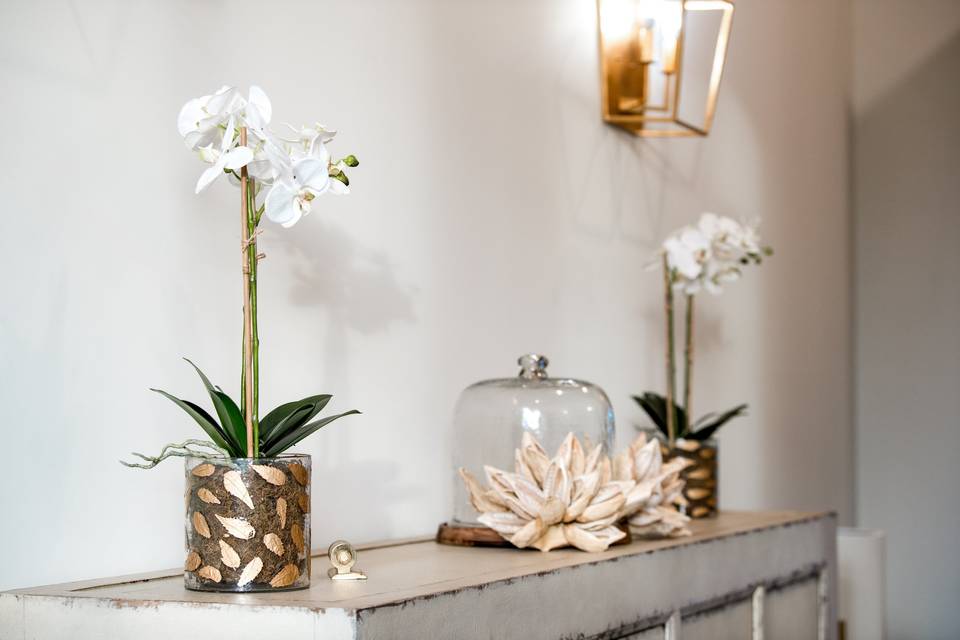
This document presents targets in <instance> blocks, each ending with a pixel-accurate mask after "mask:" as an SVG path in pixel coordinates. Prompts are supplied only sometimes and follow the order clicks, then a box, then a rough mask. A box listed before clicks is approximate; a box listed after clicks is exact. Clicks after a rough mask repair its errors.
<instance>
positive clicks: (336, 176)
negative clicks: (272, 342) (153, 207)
mask: <svg viewBox="0 0 960 640" xmlns="http://www.w3.org/2000/svg"><path fill="white" fill-rule="evenodd" d="M272 115H273V108H272V105H271V103H270V100H269V98H267V95H266V94H265V93H264V92H263V90H262V89H260V88H259V87H256V86H254V87H251V88H250V90H249V92H248V93H247V94H246V95H243V94H242V93H241V92H240V91H239V90H238V89H237V88H235V87H228V86H224V87H222V88H220V89H219V90H217V91H216V92H214V93H212V94H210V95H205V96H202V97H200V98H195V99H193V100H190V101H189V102H187V103H186V104H185V105H184V106H183V108H182V109H181V110H180V114H179V117H178V118H177V127H178V130H179V133H180V135H181V136H182V137H183V140H184V142H185V144H186V146H187V148H188V149H189V150H190V151H192V152H193V153H194V154H195V155H196V156H197V157H198V158H199V159H200V160H201V161H203V162H204V163H206V164H207V165H208V166H207V167H206V169H205V170H204V171H203V172H202V173H201V175H200V177H199V179H198V180H197V183H196V192H197V193H198V194H199V193H200V192H202V191H204V190H205V189H207V188H208V187H210V186H211V185H212V184H213V183H214V182H215V181H217V180H218V179H219V178H221V177H225V178H227V180H228V181H229V182H231V183H232V184H233V185H235V186H236V187H238V188H239V195H240V198H239V200H240V202H239V204H240V207H239V209H240V229H241V244H240V250H241V256H242V257H241V264H240V273H241V282H242V295H243V345H242V362H241V367H240V373H241V375H240V379H241V384H240V396H239V402H237V401H235V400H234V399H233V398H232V397H231V396H230V395H228V394H227V393H226V392H225V391H224V390H223V389H222V388H221V387H219V386H217V385H215V384H213V383H212V382H211V381H210V380H209V379H208V378H207V376H206V375H204V373H203V372H202V371H201V370H200V368H199V367H197V366H196V365H194V364H193V363H192V362H190V361H189V360H188V362H189V363H190V364H191V366H193V368H194V369H195V370H196V372H197V374H198V375H199V377H200V379H201V381H202V383H203V385H204V387H205V389H206V391H207V394H208V395H209V398H210V402H211V404H212V406H213V414H211V413H210V412H208V411H207V410H206V409H204V408H203V407H201V406H200V405H199V404H197V403H194V402H191V401H189V400H183V399H181V398H179V397H177V396H174V395H172V394H170V393H167V392H166V391H161V390H159V389H154V391H156V392H157V393H159V394H161V395H163V396H164V397H166V398H168V399H169V400H171V401H172V402H173V403H175V404H176V405H177V406H179V407H180V408H181V409H182V410H183V411H184V412H185V413H187V415H188V416H190V418H191V419H193V421H194V422H195V423H196V424H197V425H198V426H199V427H200V428H201V429H202V430H203V432H204V433H205V434H206V436H207V439H188V440H185V441H183V442H179V443H171V444H168V445H166V446H165V447H164V448H163V449H162V450H161V451H160V452H159V454H158V455H156V456H148V455H144V454H140V453H134V454H133V455H134V456H136V457H137V458H139V459H140V460H141V462H122V464H124V465H126V466H130V467H138V468H147V469H149V468H152V467H154V466H156V465H157V464H159V463H160V462H161V461H163V460H164V459H166V458H169V457H182V458H185V462H186V470H185V475H186V483H187V490H186V500H187V514H186V534H187V535H186V560H185V562H184V579H185V582H186V586H187V587H188V588H191V589H196V590H207V591H273V590H282V589H297V588H305V587H307V586H309V583H310V515H309V514H310V463H311V461H310V456H308V455H297V454H285V453H284V452H285V451H287V450H288V449H290V448H291V447H293V446H294V445H296V444H297V443H299V442H300V441H302V440H303V439H304V438H306V437H308V436H310V435H312V434H313V433H315V432H317V431H318V430H319V429H321V428H323V427H324V426H326V425H328V424H330V423H331V422H333V421H335V420H337V419H339V418H342V417H344V416H348V415H351V414H357V413H359V411H356V410H350V411H345V412H342V413H338V414H333V415H328V416H325V417H320V412H321V411H322V410H323V409H324V408H325V407H326V406H327V404H328V403H329V402H330V400H331V396H330V395H329V394H318V395H313V396H309V397H307V398H303V399H301V400H295V401H293V402H286V403H283V404H280V405H279V406H277V407H276V408H275V409H273V410H272V411H269V412H268V413H267V414H266V415H264V416H262V417H261V416H260V412H259V405H260V394H259V383H260V360H259V351H260V338H259V330H258V322H257V284H258V282H257V275H258V266H259V263H260V261H261V260H262V259H263V258H264V257H265V256H264V255H263V254H262V253H259V252H258V250H257V238H258V236H259V235H260V234H261V233H262V231H263V229H262V228H261V221H262V220H263V218H264V217H265V218H266V219H267V220H268V221H270V222H273V223H276V224H279V225H280V226H281V227H285V228H289V227H292V226H294V225H295V224H297V222H299V221H300V220H301V218H303V217H304V216H305V215H307V214H308V213H309V212H310V211H311V209H312V208H313V206H314V204H315V201H316V200H317V198H319V197H320V196H324V195H327V194H346V193H349V184H350V181H349V179H348V178H347V174H346V170H347V169H348V168H352V167H356V166H357V165H358V164H359V163H358V161H357V159H356V157H355V156H353V155H347V156H344V157H342V158H339V159H334V157H333V156H332V155H331V153H330V151H329V149H328V145H329V144H330V142H331V141H332V140H333V138H334V136H335V135H336V132H335V131H332V130H330V129H327V128H326V127H324V126H323V125H320V124H316V125H311V126H303V127H293V126H291V125H285V127H286V129H287V131H285V132H284V133H283V134H282V135H281V134H277V133H275V132H274V131H273V130H272V129H271V128H270V122H271V119H272ZM214 415H215V416H216V417H214Z"/></svg>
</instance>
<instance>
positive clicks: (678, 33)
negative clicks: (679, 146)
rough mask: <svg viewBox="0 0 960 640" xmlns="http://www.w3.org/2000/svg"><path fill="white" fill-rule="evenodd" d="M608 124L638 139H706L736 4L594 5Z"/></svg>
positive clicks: (620, 1) (615, 1)
mask: <svg viewBox="0 0 960 640" xmlns="http://www.w3.org/2000/svg"><path fill="white" fill-rule="evenodd" d="M597 18H598V24H599V32H600V33H599V39H600V77H601V102H602V110H603V119H604V121H605V122H608V123H610V124H612V125H616V126H618V127H622V128H623V129H626V130H628V131H630V132H632V133H635V134H637V135H640V136H659V137H665V136H705V135H707V133H709V131H710V127H711V125H712V124H713V115H714V112H715V111H716V108H717V94H718V93H719V91H720V78H721V77H722V75H723V64H724V60H725V58H726V54H727V43H728V42H729V40H730V26H731V24H732V22H733V2H732V1H731V0H597Z"/></svg>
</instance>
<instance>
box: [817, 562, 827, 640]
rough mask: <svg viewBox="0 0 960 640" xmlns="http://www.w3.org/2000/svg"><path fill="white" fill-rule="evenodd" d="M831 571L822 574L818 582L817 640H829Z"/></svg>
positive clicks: (825, 570)
mask: <svg viewBox="0 0 960 640" xmlns="http://www.w3.org/2000/svg"><path fill="white" fill-rule="evenodd" d="M829 576H830V570H829V569H824V570H823V571H821V572H820V576H819V579H818V580H817V599H818V602H817V640H827V638H828V635H829V634H828V628H829V625H830V577H829Z"/></svg>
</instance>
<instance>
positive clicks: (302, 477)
mask: <svg viewBox="0 0 960 640" xmlns="http://www.w3.org/2000/svg"><path fill="white" fill-rule="evenodd" d="M287 469H288V470H289V471H290V473H291V474H293V477H294V478H295V479H296V481H297V482H299V483H300V484H301V485H303V486H307V480H309V479H310V475H309V473H307V468H306V467H305V466H303V465H302V464H300V463H299V462H294V463H293V464H291V465H289V466H288V467H287Z"/></svg>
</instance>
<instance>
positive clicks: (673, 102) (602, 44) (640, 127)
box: [597, 0, 734, 137]
mask: <svg viewBox="0 0 960 640" xmlns="http://www.w3.org/2000/svg"><path fill="white" fill-rule="evenodd" d="M640 1H641V2H642V1H644V0H640ZM604 2H605V0H597V34H598V43H599V53H600V87H601V88H600V95H601V105H602V106H601V108H602V112H603V120H604V122H607V123H609V124H612V125H614V126H617V127H620V128H622V129H626V130H627V131H630V132H631V133H633V134H635V135H638V136H644V137H684V136H706V135H707V134H708V133H709V132H710V128H711V126H712V125H713V117H714V114H715V112H716V109H717V96H718V94H719V92H720V80H721V78H722V76H723V67H724V63H725V61H726V55H727V46H728V44H729V42H730V28H731V26H732V23H733V8H734V5H733V0H678V2H679V3H680V5H681V17H680V26H679V32H678V34H677V40H676V48H675V53H674V65H673V66H674V69H673V70H672V71H671V72H669V73H667V72H663V73H664V75H665V76H666V78H665V81H664V94H663V97H662V102H660V104H650V103H649V100H648V96H647V95H646V93H647V92H646V89H645V87H646V86H647V81H648V80H647V73H648V68H647V66H646V64H645V63H642V64H639V65H638V64H634V67H635V68H636V69H637V70H636V71H633V72H627V73H624V69H623V63H622V62H621V61H618V60H615V59H613V56H612V55H611V53H610V52H611V50H612V46H610V45H609V44H608V43H607V42H606V41H605V40H604V33H603V20H604V16H603V4H604ZM694 11H722V12H723V14H722V16H721V18H720V26H719V30H718V33H717V41H716V48H715V50H714V55H713V63H712V68H711V72H710V79H709V85H708V87H707V94H706V95H707V97H706V104H705V113H704V119H703V126H697V125H695V124H693V123H691V122H688V121H687V120H684V119H683V118H681V117H680V115H679V109H680V100H681V92H680V87H681V84H682V82H681V81H682V74H683V66H684V65H683V53H684V38H685V36H686V28H687V25H688V14H689V13H690V12H694ZM635 62H637V61H635ZM631 73H633V74H642V77H640V76H638V75H634V77H632V78H630V80H631V81H632V83H633V84H634V87H635V85H636V83H637V82H639V83H641V85H642V86H643V87H644V89H643V90H641V94H642V97H641V98H639V99H638V98H624V97H623V96H622V94H621V91H620V90H621V88H623V87H622V85H623V84H624V79H625V78H629V76H630V75H631ZM654 123H656V124H658V125H663V124H667V125H669V126H672V128H650V126H649V125H651V124H654Z"/></svg>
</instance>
